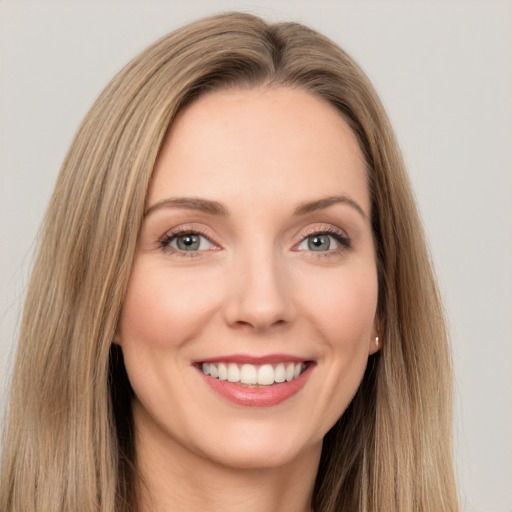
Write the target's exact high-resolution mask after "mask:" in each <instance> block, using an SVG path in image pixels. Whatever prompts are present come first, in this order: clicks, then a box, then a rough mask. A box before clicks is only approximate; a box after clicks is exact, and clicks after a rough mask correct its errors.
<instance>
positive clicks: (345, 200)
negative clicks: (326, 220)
mask: <svg viewBox="0 0 512 512" xmlns="http://www.w3.org/2000/svg"><path fill="white" fill-rule="evenodd" d="M339 203H341V204H347V205H348V206H351V207H352V208H354V210H356V211H357V212H358V213H359V214H360V215H362V216H363V218H364V219H365V220H368V215H366V213H365V211H364V210H363V209H362V208H361V206H359V204H358V203H356V202H355V201H354V200H353V199H352V198H350V197H349V196H347V195H343V196H330V197H325V198H323V199H318V200H317V201H309V202H307V203H302V204H300V205H299V206H297V208H295V211H294V214H295V215H307V214H308V213H312V212H315V211H317V210H323V209H324V208H329V206H332V205H334V204H339Z"/></svg>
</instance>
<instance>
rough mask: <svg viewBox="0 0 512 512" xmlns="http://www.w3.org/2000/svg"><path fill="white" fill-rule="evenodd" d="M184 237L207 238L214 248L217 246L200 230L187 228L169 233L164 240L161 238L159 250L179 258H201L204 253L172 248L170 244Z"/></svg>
mask: <svg viewBox="0 0 512 512" xmlns="http://www.w3.org/2000/svg"><path fill="white" fill-rule="evenodd" d="M183 235H195V236H200V237H202V238H205V239H206V240H207V241H208V243H210V244H211V245H212V246H215V244H214V243H213V242H212V241H211V240H210V237H209V236H208V235H207V234H206V233H203V232H202V231H201V230H198V229H187V228H186V227H183V228H179V229H175V230H171V231H168V232H167V233H165V235H164V236H162V238H160V240H159V242H158V245H159V248H160V249H162V250H163V251H165V252H169V253H172V254H177V255H178V256H181V257H185V258H194V257H197V256H201V253H202V252H204V251H183V250H180V249H176V248H175V247H171V246H170V244H171V242H173V241H174V240H175V239H176V238H178V237H179V236H183Z"/></svg>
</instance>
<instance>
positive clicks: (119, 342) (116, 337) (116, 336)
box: [112, 329, 121, 346]
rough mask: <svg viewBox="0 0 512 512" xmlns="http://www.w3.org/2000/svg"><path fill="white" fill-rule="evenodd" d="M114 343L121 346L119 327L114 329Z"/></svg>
mask: <svg viewBox="0 0 512 512" xmlns="http://www.w3.org/2000/svg"><path fill="white" fill-rule="evenodd" d="M112 343H113V344H114V345H119V346H121V335H120V333H119V329H116V333H115V334H114V339H113V340H112Z"/></svg>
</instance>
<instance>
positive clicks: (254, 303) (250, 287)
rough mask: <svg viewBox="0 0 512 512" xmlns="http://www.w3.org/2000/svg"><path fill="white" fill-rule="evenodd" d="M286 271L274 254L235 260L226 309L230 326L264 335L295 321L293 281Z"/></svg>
mask: <svg viewBox="0 0 512 512" xmlns="http://www.w3.org/2000/svg"><path fill="white" fill-rule="evenodd" d="M283 267H284V265H283V264H282V262H280V261H279V258H278V257H276V256H275V255H273V254H272V251H270V250H267V251H263V250H262V251H259V252H258V251H254V250H253V251H252V252H250V253H248V254H245V255H244V256H242V255H241V256H240V257H238V258H236V259H235V261H234V262H233V267H232V268H231V269H230V276H229V278H228V290H227V293H226V298H225V306H224V312H225V319H226V322H227V324H228V325H230V326H231V327H237V328H239V327H247V328H251V329H254V330H255V331H257V332H263V331H266V330H268V329H270V328H272V327H276V326H283V325H285V324H288V323H290V322H291V321H292V319H293V312H294V306H293V300H292V293H291V292H292V290H291V281H290V279H289V278H287V275H286V274H287V273H286V272H285V268H283Z"/></svg>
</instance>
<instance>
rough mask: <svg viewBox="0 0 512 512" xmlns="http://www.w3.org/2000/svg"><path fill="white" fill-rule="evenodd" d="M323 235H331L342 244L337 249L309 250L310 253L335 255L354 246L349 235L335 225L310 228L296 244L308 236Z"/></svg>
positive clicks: (323, 255)
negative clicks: (334, 226)
mask: <svg viewBox="0 0 512 512" xmlns="http://www.w3.org/2000/svg"><path fill="white" fill-rule="evenodd" d="M322 235H327V236H331V237H332V238H334V240H336V242H338V243H339V244H340V247H338V248H336V249H331V250H327V251H307V252H310V253H314V254H312V255H313V256H318V257H328V256H333V255H336V254H339V253H341V252H344V251H346V250H347V249H350V248H351V247H352V240H351V239H350V238H349V237H348V236H347V235H345V234H344V233H343V232H342V231H341V230H338V229H336V228H333V227H327V228H325V227H323V228H320V229H318V228H312V229H310V230H307V231H306V232H305V233H303V236H302V239H301V241H300V242H299V244H297V245H296V246H298V245H300V244H302V243H303V242H305V241H306V240H307V239H308V238H311V237H313V236H322Z"/></svg>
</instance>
